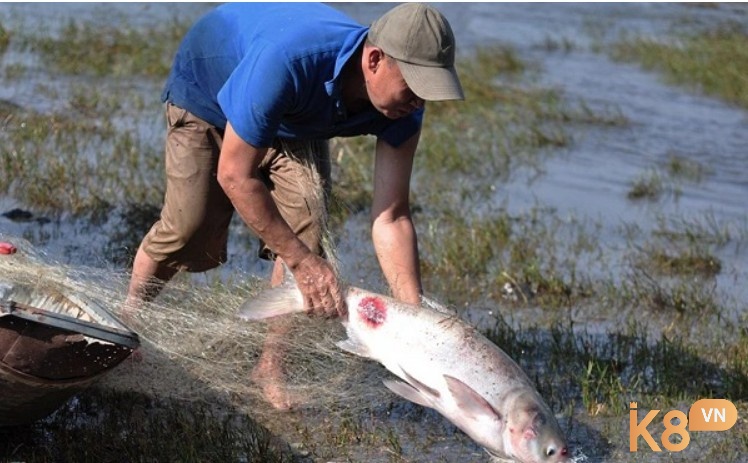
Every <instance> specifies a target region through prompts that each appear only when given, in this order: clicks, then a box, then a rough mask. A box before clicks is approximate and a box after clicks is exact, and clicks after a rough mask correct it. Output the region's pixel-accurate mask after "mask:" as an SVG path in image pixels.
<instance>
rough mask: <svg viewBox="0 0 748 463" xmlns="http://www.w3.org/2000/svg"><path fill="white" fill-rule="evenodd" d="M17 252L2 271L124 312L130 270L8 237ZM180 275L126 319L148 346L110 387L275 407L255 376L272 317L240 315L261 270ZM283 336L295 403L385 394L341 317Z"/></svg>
mask: <svg viewBox="0 0 748 463" xmlns="http://www.w3.org/2000/svg"><path fill="white" fill-rule="evenodd" d="M3 239H5V240H7V241H11V242H13V243H14V244H15V245H16V246H17V247H18V249H19V252H18V253H17V254H14V255H12V256H0V278H1V279H2V280H3V281H4V282H6V283H9V284H11V285H12V284H22V285H24V286H30V287H33V288H36V289H37V290H38V291H40V292H43V291H45V290H48V291H58V292H62V293H67V294H83V295H85V296H87V297H88V298H89V299H92V300H93V301H94V302H98V303H99V304H101V305H102V306H103V307H106V308H108V309H109V310H110V311H111V312H112V313H114V314H115V315H120V314H121V312H122V306H123V302H124V300H125V296H126V294H127V285H128V283H129V277H130V275H129V273H127V272H125V271H123V270H120V269H107V268H93V267H83V266H76V267H72V266H66V265H63V264H61V263H58V262H54V261H53V260H51V259H49V258H48V257H47V256H45V255H44V254H42V253H40V252H38V251H36V250H35V249H34V248H33V246H32V245H31V244H30V243H28V242H25V241H23V240H22V239H20V238H16V237H4V238H3ZM198 280H199V279H197V278H194V277H192V276H190V275H186V274H185V275H181V274H180V275H178V277H177V278H175V279H174V281H172V282H171V283H170V284H169V285H167V286H166V288H165V289H164V291H163V292H162V293H161V295H160V296H159V297H157V298H156V300H155V301H153V302H149V303H146V304H144V305H143V306H142V307H141V309H140V310H138V311H137V312H135V314H133V315H132V316H131V317H130V318H128V319H126V323H127V324H128V326H130V328H132V329H133V330H134V331H136V332H137V333H138V334H139V335H140V339H141V347H140V349H139V350H138V351H137V352H136V353H135V354H134V355H133V356H132V357H131V359H129V360H127V361H125V362H124V363H123V364H121V365H120V366H119V367H117V368H116V369H115V371H113V372H112V373H110V374H109V375H107V376H106V377H105V378H104V379H103V380H102V383H101V384H102V385H104V386H106V387H111V388H114V389H117V390H132V391H134V392H138V393H146V394H149V395H153V396H156V397H162V398H176V399H180V400H194V401H211V400H213V399H215V400H220V401H229V402H230V403H231V404H232V406H233V407H238V408H240V409H246V411H247V412H248V413H250V414H251V415H252V416H255V417H256V416H258V415H263V414H269V413H273V411H274V410H273V408H272V407H271V406H270V405H269V404H268V403H267V402H266V401H265V400H264V398H263V395H262V387H261V386H262V385H263V382H262V381H253V380H251V376H252V371H253V369H254V367H255V366H256V364H257V361H258V359H259V357H260V354H261V352H262V350H263V347H264V345H265V342H266V339H267V332H268V326H269V324H267V323H250V322H245V321H241V320H239V319H238V318H237V316H236V314H237V310H238V308H239V306H240V305H241V304H242V303H243V302H244V301H245V300H246V299H247V298H250V297H252V296H253V295H254V294H257V293H258V292H259V291H261V290H262V289H264V288H266V287H268V283H267V281H266V280H264V279H262V278H260V277H259V276H256V275H249V274H244V275H242V274H235V275H234V278H232V280H235V281H237V282H240V283H223V282H212V283H207V282H202V283H201V282H199V281H198ZM282 323H283V325H284V329H285V330H287V333H285V334H284V335H283V336H282V337H280V339H274V340H273V342H275V343H276V344H277V347H279V348H281V349H282V350H283V352H284V355H283V361H282V363H283V368H284V370H285V373H286V375H287V378H286V387H287V391H288V393H289V394H290V395H291V396H292V398H293V399H294V404H295V406H296V408H299V409H305V408H311V409H325V410H327V411H334V410H343V409H347V410H348V411H349V412H350V411H352V410H354V409H359V408H360V407H369V406H371V405H372V404H374V403H377V402H378V401H380V400H381V399H382V398H384V397H385V395H386V394H387V393H386V392H385V391H386V390H385V388H384V387H383V386H382V385H381V382H380V380H381V378H382V377H383V375H384V374H386V372H384V370H383V369H382V368H381V367H379V366H378V365H377V364H376V363H375V362H370V361H366V360H363V359H359V358H357V357H355V356H352V355H350V354H347V353H345V352H343V351H341V350H339V349H338V348H337V347H336V346H335V342H337V341H339V340H341V339H343V338H344V337H345V333H344V330H343V328H342V325H341V324H340V323H339V322H338V321H335V320H329V321H325V320H319V319H312V318H309V317H307V316H305V315H292V316H289V317H287V318H286V320H285V321H284V322H282Z"/></svg>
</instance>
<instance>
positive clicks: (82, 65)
mask: <svg viewBox="0 0 748 463" xmlns="http://www.w3.org/2000/svg"><path fill="white" fill-rule="evenodd" d="M165 25H166V26H167V27H158V28H152V29H147V30H140V29H136V28H133V27H127V26H126V27H121V26H108V27H102V26H99V25H93V24H89V23H82V24H80V23H77V22H75V21H70V22H69V23H68V24H67V25H66V26H65V27H63V28H62V30H61V32H60V34H59V36H57V37H46V36H36V35H31V36H26V37H24V38H23V40H22V43H23V44H24V45H25V47H26V48H28V49H29V50H30V51H32V52H34V53H38V54H39V55H41V57H42V58H43V59H44V61H45V62H47V63H49V64H50V65H51V66H52V67H53V68H54V69H55V70H56V71H58V72H62V73H65V74H71V75H93V76H127V77H132V76H142V77H154V78H164V77H165V76H166V75H167V74H168V72H169V68H170V66H171V61H172V58H173V56H174V52H175V50H176V49H177V45H178V44H179V41H180V40H181V38H182V37H183V35H184V33H185V32H186V31H187V27H188V25H187V24H181V23H179V22H172V23H167V24H165Z"/></svg>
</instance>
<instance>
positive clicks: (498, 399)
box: [239, 283, 572, 463]
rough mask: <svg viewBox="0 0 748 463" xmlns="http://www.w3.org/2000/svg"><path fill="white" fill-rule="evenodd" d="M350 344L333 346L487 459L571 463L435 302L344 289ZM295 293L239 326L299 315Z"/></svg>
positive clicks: (512, 384) (264, 304)
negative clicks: (371, 367) (384, 373)
mask: <svg viewBox="0 0 748 463" xmlns="http://www.w3.org/2000/svg"><path fill="white" fill-rule="evenodd" d="M346 303H347V304H348V316H347V319H344V320H342V322H343V324H344V326H345V328H346V332H347V334H348V339H346V340H344V341H341V342H339V343H337V345H338V347H340V348H341V349H343V350H346V351H348V352H351V353H353V354H356V355H359V356H362V357H366V358H370V359H374V360H376V361H378V362H379V363H381V364H382V365H384V367H385V368H387V369H388V370H390V371H391V372H392V373H394V374H395V375H396V376H397V377H399V378H400V380H401V381H398V380H393V379H387V380H384V384H385V386H387V387H388V388H389V389H390V390H391V391H393V392H394V393H395V394H398V395H400V396H401V397H403V398H405V399H407V400H409V401H411V402H415V403H417V404H420V405H423V406H425V407H431V408H434V409H435V410H437V411H438V412H439V413H441V414H442V415H443V416H445V417H446V418H447V419H449V421H451V422H452V423H453V424H454V425H455V426H457V427H458V428H460V429H461V430H462V431H464V432H465V433H466V434H467V435H468V436H470V437H471V438H472V439H473V440H474V441H475V442H477V443H478V444H480V445H481V446H483V447H484V448H485V449H486V451H488V453H489V454H491V455H492V456H494V457H497V458H510V459H515V460H517V461H520V462H522V463H540V462H544V463H545V462H548V463H550V462H553V463H557V462H558V463H560V462H571V461H572V460H571V458H570V456H569V451H568V448H567V444H566V440H565V438H564V437H563V433H562V432H561V430H560V428H559V426H558V423H557V422H556V419H555V417H554V415H553V413H552V412H551V410H550V408H549V407H548V406H547V405H546V404H545V402H544V401H543V399H542V398H541V397H540V395H539V394H538V392H537V391H536V390H535V388H534V386H533V383H532V381H530V379H529V378H528V377H527V375H526V374H525V373H524V372H523V371H522V369H521V368H520V367H519V365H517V364H516V363H515V362H514V361H513V360H512V359H511V358H510V357H509V356H508V355H507V354H506V353H504V351H502V350H501V349H499V348H498V347H497V346H496V345H495V344H494V343H492V342H491V341H489V340H488V339H486V338H485V337H484V336H483V335H482V334H481V333H480V332H479V331H478V330H477V329H475V328H474V327H472V326H470V325H469V324H467V323H465V322H463V321H462V320H460V319H459V318H458V317H457V316H456V315H455V314H454V313H452V312H450V311H449V310H448V309H445V308H443V307H441V306H439V305H438V304H436V303H434V302H429V303H428V304H425V307H421V306H416V305H412V304H406V303H403V302H400V301H397V300H395V299H392V298H390V297H387V296H383V295H380V294H376V293H372V292H369V291H365V290H363V289H359V288H354V287H349V288H347V290H346ZM303 311H304V306H303V302H302V298H301V293H300V291H299V290H298V289H297V288H296V286H295V285H293V284H288V283H287V284H284V285H282V286H279V287H276V288H272V289H269V290H266V291H264V292H262V293H260V294H259V295H258V296H257V297H254V298H252V299H251V300H249V301H247V302H245V303H244V304H243V305H242V307H241V308H240V310H239V317H240V318H242V319H244V320H262V319H266V318H270V317H275V316H279V315H284V314H288V313H295V312H303Z"/></svg>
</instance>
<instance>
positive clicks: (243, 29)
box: [162, 3, 423, 147]
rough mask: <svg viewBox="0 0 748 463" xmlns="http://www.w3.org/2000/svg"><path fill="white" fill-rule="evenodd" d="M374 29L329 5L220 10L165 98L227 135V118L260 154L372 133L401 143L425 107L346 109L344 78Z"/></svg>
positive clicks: (184, 57) (205, 23)
mask: <svg viewBox="0 0 748 463" xmlns="http://www.w3.org/2000/svg"><path fill="white" fill-rule="evenodd" d="M368 30H369V29H368V28H367V27H364V26H361V25H360V24H357V23H356V22H355V21H353V20H352V19H351V18H349V17H348V16H346V15H345V14H343V13H341V12H340V11H337V10H335V9H333V8H331V7H329V6H326V5H322V4H312V3H269V4H263V3H247V4H241V3H228V4H224V5H221V6H219V7H218V8H216V9H214V10H213V11H211V12H209V13H208V14H206V15H205V16H203V17H202V18H201V19H200V20H198V22H197V23H196V24H195V25H194V26H193V27H192V28H191V29H190V31H189V32H188V33H187V35H186V36H185V38H184V39H183V41H182V44H181V45H180V47H179V50H178V51H177V54H176V57H175V59H174V65H173V66H172V70H171V73H170V74H169V78H168V80H167V82H166V87H165V88H164V92H163V94H162V100H163V101H170V102H172V103H174V104H175V105H177V106H179V107H182V108H184V109H186V110H188V111H190V112H191V113H193V114H195V115H196V116H198V117H200V118H201V119H204V120H205V121H207V122H209V123H211V124H213V125H215V126H216V127H219V128H221V129H224V128H225V127H226V121H227V120H229V121H231V126H232V127H233V128H234V131H235V132H236V133H237V134H238V135H239V136H240V137H241V138H242V139H243V140H244V141H245V142H247V143H250V144H252V145H253V146H256V147H269V146H271V145H272V141H273V139H275V138H276V137H281V138H290V139H329V138H333V137H339V136H353V135H366V134H371V135H376V136H378V137H381V138H382V139H384V140H385V141H387V142H388V143H390V144H391V145H393V146H398V145H400V144H401V143H402V142H404V141H405V140H407V139H408V138H410V137H411V136H412V135H413V134H415V133H416V132H417V131H418V130H419V129H420V127H421V121H422V118H423V110H420V111H417V112H416V113H413V114H411V115H409V116H406V117H404V118H401V119H397V120H392V119H388V118H386V117H385V116H384V115H383V114H381V113H380V112H378V111H377V110H376V109H374V107H373V106H370V107H369V108H368V109H366V110H364V111H361V112H358V113H356V114H355V115H352V116H350V117H349V116H348V115H347V113H346V110H345V107H344V105H343V99H342V79H341V71H342V69H343V66H344V65H345V64H346V62H347V61H348V60H349V59H350V58H351V56H352V55H353V54H354V53H355V52H356V50H357V49H358V47H359V46H360V45H361V44H362V42H363V41H364V40H365V39H366V35H367V33H368Z"/></svg>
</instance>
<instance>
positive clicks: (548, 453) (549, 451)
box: [545, 447, 556, 457]
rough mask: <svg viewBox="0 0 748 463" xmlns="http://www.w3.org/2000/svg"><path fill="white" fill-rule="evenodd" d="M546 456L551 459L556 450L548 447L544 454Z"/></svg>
mask: <svg viewBox="0 0 748 463" xmlns="http://www.w3.org/2000/svg"><path fill="white" fill-rule="evenodd" d="M545 454H546V456H549V457H552V456H553V455H555V454H556V449H555V448H553V447H548V450H546V452H545Z"/></svg>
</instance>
